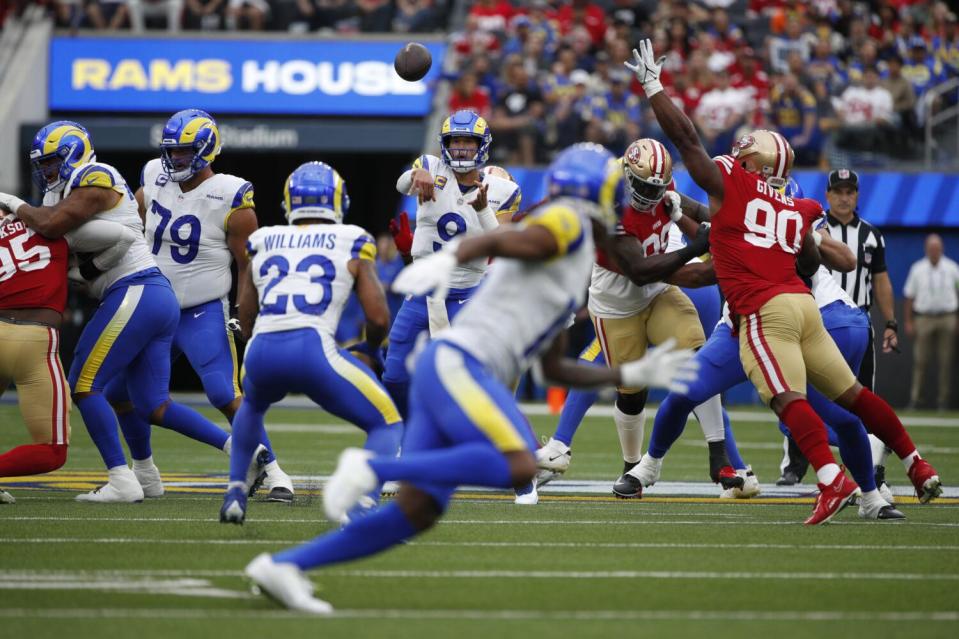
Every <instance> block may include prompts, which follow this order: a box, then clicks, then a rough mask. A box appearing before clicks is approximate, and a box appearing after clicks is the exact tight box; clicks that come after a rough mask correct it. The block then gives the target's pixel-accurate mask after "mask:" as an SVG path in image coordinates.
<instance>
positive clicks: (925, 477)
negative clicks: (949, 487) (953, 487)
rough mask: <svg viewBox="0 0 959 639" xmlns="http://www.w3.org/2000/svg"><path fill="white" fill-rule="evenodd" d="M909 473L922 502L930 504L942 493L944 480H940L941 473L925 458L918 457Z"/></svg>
mask: <svg viewBox="0 0 959 639" xmlns="http://www.w3.org/2000/svg"><path fill="white" fill-rule="evenodd" d="M908 475H909V479H910V480H911V481H912V485H913V486H914V487H915V489H916V496H917V497H919V503H920V504H928V503H929V502H930V501H932V500H933V499H935V498H936V497H938V496H939V495H941V494H942V482H941V481H939V473H937V472H936V469H935V468H933V467H932V464H930V463H929V462H927V461H926V460H925V459H919V458H918V457H917V458H916V459H915V460H914V461H913V462H912V466H910V467H909V473H908Z"/></svg>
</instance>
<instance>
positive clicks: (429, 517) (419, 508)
mask: <svg viewBox="0 0 959 639" xmlns="http://www.w3.org/2000/svg"><path fill="white" fill-rule="evenodd" d="M396 504H397V505H398V506H399V507H400V510H402V511H403V514H404V515H406V518H407V519H408V520H409V522H410V525H411V526H413V528H415V529H416V530H418V531H423V530H427V529H429V528H432V527H433V525H434V524H436V522H437V521H438V520H439V518H440V515H442V514H443V507H442V506H441V505H440V504H439V503H438V502H437V501H436V499H434V498H433V496H432V495H430V494H429V493H427V492H426V491H424V490H421V489H419V488H417V487H416V486H413V485H410V484H403V485H402V486H401V487H400V491H399V492H398V493H397V494H396Z"/></svg>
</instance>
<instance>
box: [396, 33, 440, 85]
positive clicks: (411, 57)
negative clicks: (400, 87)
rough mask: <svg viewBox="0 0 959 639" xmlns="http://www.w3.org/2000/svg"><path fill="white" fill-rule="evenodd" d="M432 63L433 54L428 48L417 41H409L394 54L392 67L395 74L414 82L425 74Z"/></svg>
mask: <svg viewBox="0 0 959 639" xmlns="http://www.w3.org/2000/svg"><path fill="white" fill-rule="evenodd" d="M432 64H433V56H431V55H430V52H429V49H427V48H426V47H424V46H423V45H422V44H420V43H419V42H410V43H409V44H407V45H406V46H404V47H403V48H402V49H400V50H399V52H398V53H397V54H396V58H395V59H394V60H393V68H395V69H396V73H397V75H399V76H400V77H401V78H403V79H404V80H406V81H407V82H416V81H417V80H420V79H422V78H423V76H424V75H426V72H427V71H429V70H430V66H432Z"/></svg>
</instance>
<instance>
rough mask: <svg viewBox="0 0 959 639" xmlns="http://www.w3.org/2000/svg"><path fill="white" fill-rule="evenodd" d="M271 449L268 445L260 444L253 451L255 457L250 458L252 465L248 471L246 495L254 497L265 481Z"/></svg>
mask: <svg viewBox="0 0 959 639" xmlns="http://www.w3.org/2000/svg"><path fill="white" fill-rule="evenodd" d="M269 456H270V451H269V450H267V448H266V446H264V445H263V444H260V445H259V446H257V447H256V450H255V451H253V459H251V460H250V467H249V468H248V469H247V471H246V486H247V489H246V496H247V497H252V496H253V495H255V494H256V491H258V490H259V489H260V486H262V485H263V482H265V481H266V465H267V461H266V460H267V459H268V458H269Z"/></svg>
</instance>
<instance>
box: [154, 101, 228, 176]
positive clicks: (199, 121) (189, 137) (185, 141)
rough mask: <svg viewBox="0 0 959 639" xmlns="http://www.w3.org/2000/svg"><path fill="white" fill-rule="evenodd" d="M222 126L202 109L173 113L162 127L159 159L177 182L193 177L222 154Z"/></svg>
mask: <svg viewBox="0 0 959 639" xmlns="http://www.w3.org/2000/svg"><path fill="white" fill-rule="evenodd" d="M221 146H222V140H221V139H220V129H218V128H217V126H216V122H215V121H214V120H213V118H212V117H210V114H209V113H207V112H206V111H201V110H200V109H186V110H184V111H179V112H177V113H174V114H173V116H172V117H171V118H170V119H169V120H167V123H166V126H164V127H163V137H162V138H161V139H160V161H161V162H162V164H163V170H164V172H166V174H167V175H168V176H169V177H170V179H171V180H173V181H174V182H183V181H185V180H188V179H190V178H191V177H193V176H194V175H196V174H197V173H199V172H200V171H202V170H203V169H204V168H206V167H208V166H209V165H210V164H211V163H212V162H213V160H214V158H216V156H217V155H219V154H220V148H221Z"/></svg>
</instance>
